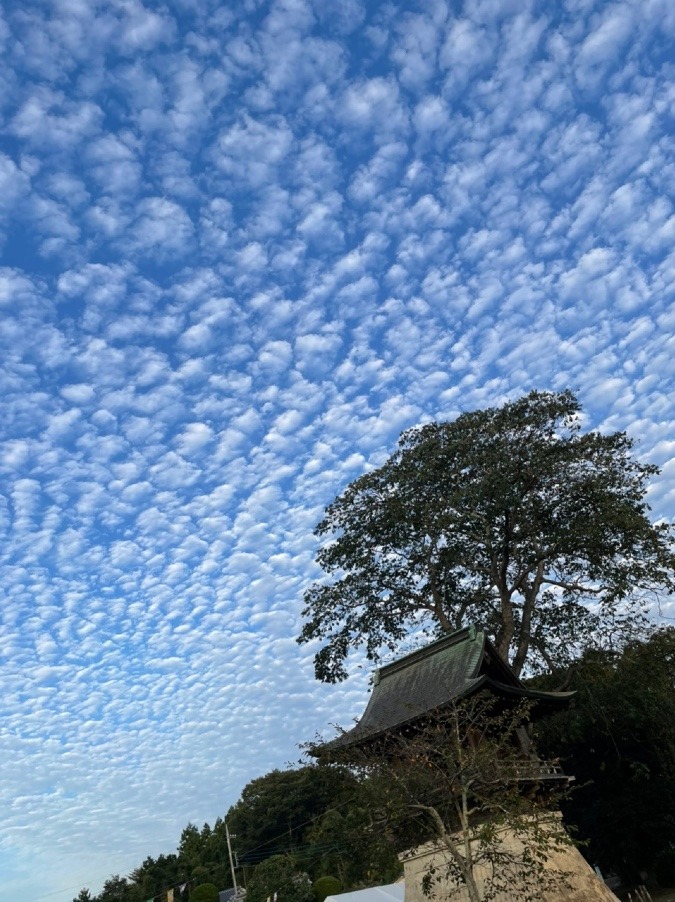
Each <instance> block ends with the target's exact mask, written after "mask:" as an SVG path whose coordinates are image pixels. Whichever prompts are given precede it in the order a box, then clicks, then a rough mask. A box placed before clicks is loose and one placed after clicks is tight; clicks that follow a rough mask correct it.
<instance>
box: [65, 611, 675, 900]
mask: <svg viewBox="0 0 675 902" xmlns="http://www.w3.org/2000/svg"><path fill="white" fill-rule="evenodd" d="M562 676H563V675H562V674H553V675H551V676H549V677H546V678H540V679H539V680H538V681H537V682H538V685H539V686H540V687H542V688H555V687H556V686H559V684H560V679H561V677H562ZM564 678H565V679H566V681H567V683H568V687H569V688H572V689H575V690H576V693H577V694H576V697H575V700H574V703H573V704H572V706H571V707H570V708H569V709H568V710H566V711H563V712H561V713H560V714H557V715H555V716H553V717H551V718H549V719H548V720H545V721H543V722H541V723H540V724H539V726H538V730H539V736H538V744H539V751H540V753H541V755H542V757H546V758H554V757H555V758H560V759H561V760H562V763H563V764H564V766H565V769H566V771H567V772H568V773H570V774H573V775H574V776H575V777H576V783H577V788H576V789H575V790H574V791H573V792H572V794H571V796H570V798H569V800H568V801H566V802H565V803H564V814H565V819H566V822H567V823H568V824H570V825H572V826H574V827H575V828H576V834H577V837H578V838H579V839H580V840H581V841H582V842H583V845H582V847H581V851H582V852H583V854H584V855H586V857H587V858H588V860H589V861H590V862H591V864H593V865H599V866H600V868H601V869H602V871H603V873H605V874H608V873H612V872H614V873H616V874H618V875H619V876H620V877H622V879H623V880H624V881H625V882H626V883H629V884H630V883H635V882H639V881H640V880H641V877H642V875H644V874H645V873H647V874H649V875H650V876H652V877H655V878H656V879H657V880H658V881H659V882H660V883H661V884H662V885H675V628H673V627H669V628H665V629H660V630H658V631H656V632H655V633H653V634H652V635H651V636H650V637H649V638H648V639H646V640H644V641H635V642H631V643H629V644H627V645H626V646H625V648H624V649H623V650H622V651H621V652H609V651H597V650H594V651H589V652H587V653H586V654H585V655H584V656H583V657H582V658H581V659H579V660H578V661H577V662H576V663H575V664H574V666H573V668H572V670H571V671H569V672H567V673H566V674H565V675H564ZM369 793H370V787H369V786H368V785H367V783H366V782H365V781H364V780H362V779H360V778H359V777H358V776H356V775H355V774H353V773H351V772H350V771H349V770H346V769H344V768H340V767H335V766H328V765H313V764H312V765H307V766H304V767H298V768H296V769H292V770H285V771H281V770H274V771H272V772H271V773H268V774H266V775H265V776H263V777H259V778H257V779H255V780H252V781H251V782H250V783H249V784H248V785H247V786H246V787H245V788H244V790H243V792H242V794H241V798H240V799H239V800H238V801H237V803H236V804H235V805H233V806H232V807H231V808H230V810H229V811H228V812H227V813H226V815H225V818H224V819H221V818H219V819H218V820H216V822H215V824H214V825H213V827H210V826H209V825H208V824H204V826H203V827H202V828H201V830H200V829H198V828H197V827H196V826H195V825H194V824H189V825H188V826H187V827H185V829H184V830H183V832H182V834H181V837H180V842H179V844H178V848H177V850H176V852H175V853H174V854H170V855H160V856H159V857H158V858H157V859H153V858H146V860H145V861H144V862H143V863H142V864H141V865H140V866H139V867H138V868H137V869H136V870H135V871H133V873H132V874H130V875H129V876H127V877H120V876H113V877H111V878H110V879H109V880H108V881H106V883H105V886H104V888H103V890H102V892H101V893H99V894H98V895H97V896H92V895H90V894H89V892H88V891H87V890H82V892H81V893H80V895H79V896H78V897H77V899H76V900H75V902H148V900H149V899H156V900H162V902H164V900H166V894H167V890H168V889H174V899H175V900H176V902H187V900H188V899H189V897H190V893H191V892H192V891H193V890H194V889H195V888H196V887H197V886H198V885H200V884H203V883H213V884H214V885H215V886H216V887H217V888H218V889H224V888H226V887H229V886H231V885H232V877H231V872H230V866H229V858H228V849H227V838H226V833H225V820H226V821H227V823H228V826H229V830H230V834H231V836H232V846H233V849H234V852H235V854H236V859H237V864H238V868H237V879H238V882H239V883H240V884H241V885H243V886H245V887H247V889H248V899H249V900H250V902H258V900H260V902H262V900H264V899H266V898H267V896H268V895H269V892H270V887H271V888H272V890H273V889H274V887H275V886H276V887H277V888H278V887H279V886H280V885H283V883H284V881H286V882H287V883H288V882H289V881H290V883H291V884H292V885H293V887H294V892H293V895H294V897H297V898H298V899H307V900H308V902H311V900H312V899H316V898H320V894H319V896H318V897H317V895H316V893H315V890H314V887H315V886H316V882H317V881H318V880H320V878H324V877H331V878H333V882H332V883H330V884H326V885H330V886H332V887H333V890H332V891H338V890H340V891H341V890H344V891H348V890H351V889H357V888H359V887H364V886H373V885H377V884H384V883H388V882H391V881H393V880H395V879H396V878H397V877H398V875H399V874H400V873H401V868H400V864H399V862H398V859H397V856H396V854H395V844H392V842H391V840H392V839H393V838H394V837H392V836H391V835H390V834H389V833H388V831H387V829H386V828H384V827H383V824H382V823H381V821H377V820H374V814H375V812H376V811H377V800H376V799H373V798H372V797H370V795H369ZM184 884H185V889H184V892H183V893H182V894H181V893H180V892H179V887H180V886H181V885H184ZM324 884H325V881H324ZM319 885H320V886H321V884H319Z"/></svg>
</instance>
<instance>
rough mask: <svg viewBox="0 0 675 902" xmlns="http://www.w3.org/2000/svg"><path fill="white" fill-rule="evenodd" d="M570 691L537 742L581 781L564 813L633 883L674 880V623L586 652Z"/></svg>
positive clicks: (595, 859) (599, 856)
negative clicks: (571, 696)
mask: <svg viewBox="0 0 675 902" xmlns="http://www.w3.org/2000/svg"><path fill="white" fill-rule="evenodd" d="M540 682H541V681H540ZM570 688H572V689H575V690H576V692H577V694H576V697H575V703H574V706H573V707H572V708H570V709H569V710H567V711H564V712H561V713H559V714H557V715H555V716H554V717H551V718H550V719H548V720H546V721H543V722H542V723H541V724H540V725H539V728H538V729H539V743H540V745H541V747H542V749H543V750H544V751H546V750H548V751H549V752H551V753H555V754H559V755H562V756H563V758H564V760H565V761H567V762H569V763H568V765H567V766H568V769H569V770H570V771H571V772H573V773H574V774H575V776H576V778H577V782H578V783H579V788H578V789H577V790H576V791H575V792H573V793H572V794H571V795H570V797H569V799H568V800H567V801H566V802H565V803H564V806H563V810H564V812H565V814H566V818H567V819H568V820H569V822H570V823H573V824H576V825H577V827H578V830H579V834H580V836H581V838H582V839H584V840H587V841H588V846H587V848H584V852H585V854H586V855H587V856H588V858H589V860H590V861H591V862H592V863H594V864H599V865H600V866H601V868H603V870H605V871H612V870H613V871H616V872H617V873H618V874H620V875H621V876H622V877H623V879H624V880H625V881H626V882H628V883H632V882H639V880H640V872H641V871H652V872H657V874H660V875H661V879H664V880H669V881H670V880H673V881H675V867H673V865H675V854H674V853H675V628H673V627H668V628H664V629H660V630H659V631H657V632H656V633H654V634H653V635H652V636H650V638H649V639H648V640H646V641H642V642H631V643H629V644H628V645H627V646H626V648H625V649H624V650H623V651H621V652H614V653H610V652H598V651H589V652H587V653H586V654H585V655H584V657H583V658H582V659H581V660H580V661H579V662H578V664H577V665H576V667H575V670H574V673H573V676H572V679H571V683H570ZM670 862H672V864H670ZM670 868H672V870H669V869H670Z"/></svg>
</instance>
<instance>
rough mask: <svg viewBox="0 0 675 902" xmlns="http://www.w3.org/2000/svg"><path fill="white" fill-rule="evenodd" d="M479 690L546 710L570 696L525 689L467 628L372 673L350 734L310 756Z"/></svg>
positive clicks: (478, 634)
mask: <svg viewBox="0 0 675 902" xmlns="http://www.w3.org/2000/svg"><path fill="white" fill-rule="evenodd" d="M481 688H485V689H487V690H488V691H490V692H492V693H494V694H496V695H502V696H514V697H518V698H529V699H533V700H535V701H538V702H540V703H543V705H544V707H547V708H551V707H558V706H559V705H560V704H561V703H564V702H566V701H567V700H568V699H569V698H570V697H571V696H572V695H574V693H573V692H538V691H535V690H532V689H527V688H526V687H525V686H524V685H523V684H522V683H521V682H520V680H519V679H518V677H516V675H515V674H514V673H513V671H512V670H511V668H510V667H509V666H508V664H506V663H505V662H504V661H503V660H502V658H501V657H500V656H499V655H498V653H497V651H496V649H495V647H494V646H493V645H492V643H491V642H490V640H489V639H488V638H487V636H486V635H485V634H484V633H482V632H480V631H478V630H476V628H475V627H473V626H468V627H464V629H461V630H458V631H457V632H455V633H451V634H449V635H447V636H443V637H442V638H441V639H437V640H436V641H435V642H432V643H430V644H429V645H427V646H425V647H424V648H420V649H418V650H417V651H414V652H412V653H411V654H409V655H405V657H403V658H399V660H398V661H393V662H392V663H391V664H387V665H386V666H384V667H381V668H380V669H379V670H377V671H376V672H375V678H374V685H373V691H372V693H371V695H370V699H369V701H368V705H367V707H366V710H365V711H364V713H363V717H362V718H361V720H360V721H359V722H358V724H357V725H356V726H355V727H354V728H353V729H352V730H349V731H348V732H346V733H344V734H343V735H342V736H339V737H338V738H337V739H334V740H332V741H331V742H328V743H326V744H325V745H323V746H319V747H317V748H316V749H315V754H319V755H320V754H321V752H322V751H323V750H326V751H328V750H330V749H336V748H341V747H344V746H349V745H353V744H354V743H357V742H360V741H362V740H365V739H370V738H373V737H375V736H376V735H378V734H380V733H384V732H386V731H388V730H391V729H393V728H394V727H398V726H401V725H402V724H405V723H408V722H409V721H411V720H414V719H415V718H416V717H420V716H421V715H422V714H425V713H426V712H428V711H434V710H437V709H440V708H442V707H443V705H445V704H448V703H449V702H451V701H454V700H456V699H459V698H465V697H466V696H468V695H471V694H473V693H474V692H476V691H478V690H479V689H481Z"/></svg>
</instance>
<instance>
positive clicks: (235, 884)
mask: <svg viewBox="0 0 675 902" xmlns="http://www.w3.org/2000/svg"><path fill="white" fill-rule="evenodd" d="M225 836H226V837H227V851H228V853H229V856H230V868H231V870H232V886H233V887H234V898H235V899H236V898H237V896H238V895H239V892H238V890H237V878H236V876H235V873H234V859H233V858H232V843H231V842H230V831H229V830H228V829H227V821H225Z"/></svg>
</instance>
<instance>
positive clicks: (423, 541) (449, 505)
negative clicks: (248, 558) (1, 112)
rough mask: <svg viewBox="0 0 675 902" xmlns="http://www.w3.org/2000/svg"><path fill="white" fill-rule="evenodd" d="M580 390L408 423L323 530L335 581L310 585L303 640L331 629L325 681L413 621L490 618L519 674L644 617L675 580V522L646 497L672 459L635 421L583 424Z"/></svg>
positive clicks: (487, 622) (442, 625)
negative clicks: (649, 444) (625, 426)
mask: <svg viewBox="0 0 675 902" xmlns="http://www.w3.org/2000/svg"><path fill="white" fill-rule="evenodd" d="M580 413H581V408H580V405H579V403H578V401H577V399H576V398H575V396H574V395H573V394H572V393H571V392H569V391H565V392H560V393H549V392H536V391H534V392H531V393H530V394H528V395H526V396H525V397H523V398H521V399H519V400H517V401H514V402H511V403H507V404H504V405H503V406H502V407H496V408H488V409H485V410H478V411H475V412H473V413H464V414H462V415H461V416H459V417H457V419H456V420H454V421H452V422H441V423H430V424H428V425H426V426H422V427H419V428H415V429H411V430H409V431H407V432H404V433H403V435H402V436H401V438H400V440H399V444H398V448H397V450H396V451H395V453H394V454H393V455H392V456H391V457H390V458H389V459H388V460H387V461H386V463H384V464H383V465H382V466H381V467H379V468H377V469H376V470H373V471H372V472H370V473H366V474H365V475H364V476H361V477H360V478H358V479H356V480H355V481H354V482H352V483H351V484H350V485H349V486H348V487H347V488H346V489H345V491H344V492H343V493H342V494H341V495H340V496H339V497H338V498H336V499H335V501H333V502H332V504H330V505H329V506H328V507H327V509H326V512H325V516H324V518H323V519H322V520H321V522H320V523H319V525H318V526H317V529H316V534H317V535H318V536H320V537H321V538H322V539H324V540H325V543H324V545H323V546H322V547H321V549H320V550H319V553H318V555H317V561H318V563H319V564H320V565H321V567H322V568H323V570H324V571H325V573H326V574H327V577H328V579H322V580H318V581H317V582H315V583H314V584H313V585H312V586H311V587H310V588H309V589H308V591H307V592H306V594H305V608H304V611H303V616H304V617H305V624H304V626H303V629H302V632H301V635H300V637H299V639H298V641H299V642H310V641H312V640H315V639H319V640H323V641H324V645H323V646H322V647H321V648H320V650H319V651H318V653H317V654H316V656H315V670H316V675H317V678H319V679H321V680H324V681H326V682H335V681H337V680H341V679H344V678H345V677H346V675H347V671H346V667H345V660H346V658H347V656H348V654H349V652H350V651H351V650H352V649H354V648H355V647H356V646H359V645H364V646H365V650H366V654H367V656H368V658H369V659H371V660H375V661H376V660H378V657H379V654H380V651H381V649H382V648H383V647H388V648H390V649H392V650H393V649H394V648H395V647H396V644H397V643H398V642H400V640H402V639H403V638H404V637H406V636H407V634H408V632H409V631H410V630H411V629H424V628H427V629H430V630H431V631H433V632H435V633H441V632H444V631H449V630H454V629H458V628H460V627H461V626H462V625H464V624H465V623H466V622H467V621H474V622H477V623H479V624H481V626H482V628H484V629H485V630H486V631H487V632H488V634H489V635H490V636H491V638H493V640H494V642H495V644H496V646H497V649H498V650H499V652H500V653H501V655H502V656H503V657H504V658H505V659H506V660H508V661H509V662H510V664H511V666H512V667H513V669H514V671H515V672H516V674H520V673H521V671H522V669H523V667H524V666H525V664H526V663H527V664H528V666H529V667H530V668H532V669H534V670H536V669H537V668H539V669H542V670H552V669H555V668H557V667H559V666H560V665H561V664H564V663H566V662H568V661H569V660H570V659H571V657H573V656H575V655H577V654H579V653H580V652H581V651H582V650H583V648H584V647H585V646H586V645H587V644H588V643H591V642H592V641H595V640H596V639H597V637H602V636H603V635H607V633H608V632H609V631H616V630H617V629H620V630H623V631H624V636H625V634H626V632H627V631H629V630H630V629H631V628H633V627H634V626H635V624H636V622H637V621H636V613H637V612H638V611H639V608H640V606H641V605H642V606H644V604H645V600H646V598H647V597H648V596H649V599H650V600H653V598H652V596H651V595H650V594H649V593H654V592H671V591H673V589H674V588H675V579H674V574H675V555H674V554H673V534H672V530H671V529H670V527H669V526H668V525H667V524H662V523H652V522H651V521H650V519H649V516H648V513H649V506H648V505H647V503H646V501H645V495H646V490H647V482H648V479H649V478H650V477H652V476H654V475H656V474H657V473H658V468H657V467H655V466H652V465H650V464H644V463H641V462H640V461H638V460H636V459H635V458H634V457H633V456H632V450H633V446H634V444H633V441H632V439H631V438H629V437H628V436H627V435H626V434H625V433H623V432H613V433H610V434H603V433H601V432H598V431H590V432H585V433H584V432H582V431H581V428H580V419H581V417H580Z"/></svg>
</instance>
